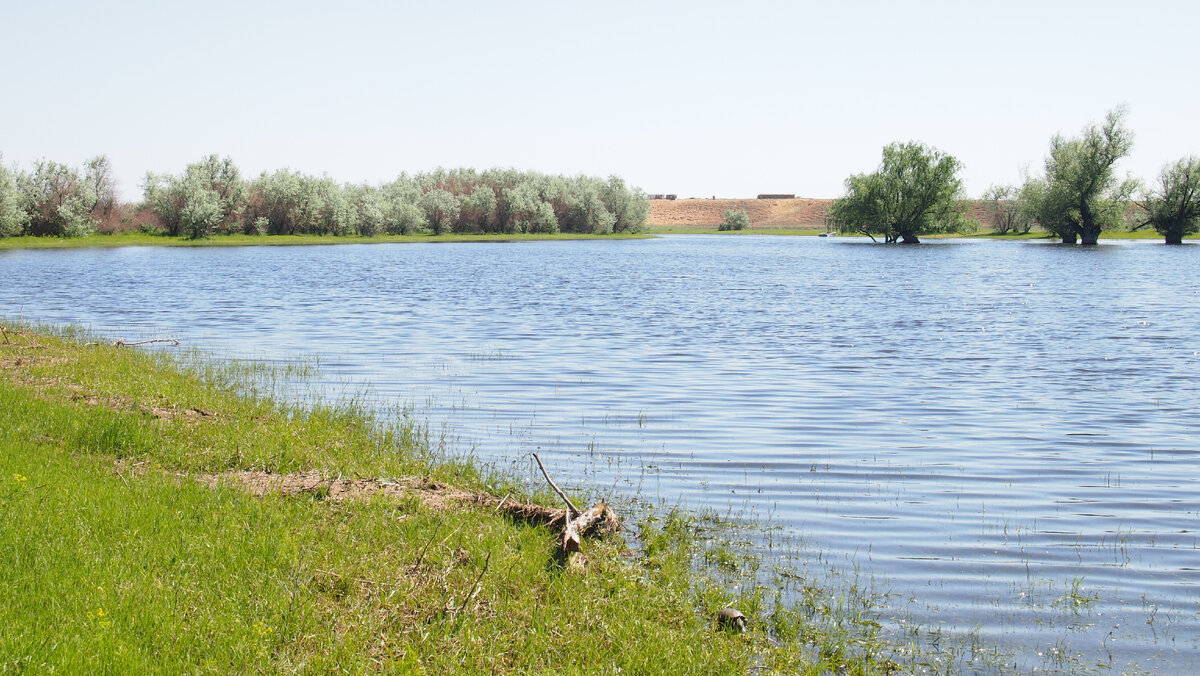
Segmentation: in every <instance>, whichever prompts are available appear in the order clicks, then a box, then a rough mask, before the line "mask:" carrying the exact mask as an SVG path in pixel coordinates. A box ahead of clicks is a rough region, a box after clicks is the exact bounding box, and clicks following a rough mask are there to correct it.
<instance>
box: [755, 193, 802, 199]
mask: <svg viewBox="0 0 1200 676" xmlns="http://www.w3.org/2000/svg"><path fill="white" fill-rule="evenodd" d="M758 199H760V200H794V199H796V193H791V194H784V193H781V192H765V193H763V194H761V195H759V196H758Z"/></svg>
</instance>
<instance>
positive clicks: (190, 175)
mask: <svg viewBox="0 0 1200 676" xmlns="http://www.w3.org/2000/svg"><path fill="white" fill-rule="evenodd" d="M142 189H143V199H144V200H145V205H146V206H147V207H149V208H150V210H152V211H153V212H154V213H155V214H157V215H158V217H159V218H160V219H162V221H163V224H164V225H165V226H166V230H167V234H169V235H173V236H179V235H186V236H188V237H191V238H193V239H196V238H201V237H208V236H209V235H212V234H215V233H230V232H238V231H240V230H241V229H242V228H241V224H242V220H241V217H242V213H243V211H244V210H245V208H246V194H247V193H246V184H245V183H244V182H243V181H242V177H241V173H240V172H239V171H238V168H237V167H236V166H235V165H234V164H233V160H232V159H230V158H228V157H225V158H219V157H217V156H216V155H209V156H208V157H205V158H204V159H202V160H200V161H199V162H196V163H193V164H189V165H188V166H187V167H186V168H185V169H184V172H183V175H182V176H172V175H169V174H165V175H157V174H153V173H148V174H146V179H145V181H144V182H143V184H142Z"/></svg>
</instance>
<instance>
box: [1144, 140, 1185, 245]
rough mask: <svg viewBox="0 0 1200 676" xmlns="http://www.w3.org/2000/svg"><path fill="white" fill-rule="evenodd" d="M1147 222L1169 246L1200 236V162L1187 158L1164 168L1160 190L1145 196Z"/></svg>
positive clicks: (1159, 179)
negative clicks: (1188, 237)
mask: <svg viewBox="0 0 1200 676" xmlns="http://www.w3.org/2000/svg"><path fill="white" fill-rule="evenodd" d="M1141 206H1142V209H1143V210H1144V211H1145V212H1146V220H1145V221H1143V222H1142V223H1141V224H1139V225H1138V226H1137V227H1139V228H1140V227H1143V226H1147V225H1149V226H1151V227H1153V228H1154V229H1155V230H1157V231H1158V234H1160V235H1162V236H1163V239H1164V241H1165V242H1166V243H1167V244H1183V238H1184V236H1186V235H1194V234H1196V233H1197V232H1200V158H1196V157H1185V158H1184V159H1182V160H1179V161H1178V162H1176V163H1175V164H1169V165H1167V166H1165V167H1163V170H1162V173H1161V174H1159V176H1158V186H1157V187H1156V188H1155V189H1154V190H1152V191H1151V192H1150V193H1149V194H1147V195H1146V196H1145V198H1144V199H1143V201H1142V204H1141Z"/></svg>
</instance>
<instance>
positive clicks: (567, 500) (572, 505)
mask: <svg viewBox="0 0 1200 676" xmlns="http://www.w3.org/2000/svg"><path fill="white" fill-rule="evenodd" d="M533 459H534V460H537V464H538V467H540V468H541V470H542V476H544V477H546V483H548V484H550V488H553V489H554V492H555V493H558V497H560V498H562V499H563V502H565V503H567V508H568V509H570V510H571V518H575V517H578V516H579V508H578V507H576V506H575V503H573V502H571V498H568V497H567V494H566V493H563V492H562V489H560V488H559V487H558V484H556V483H554V479H551V478H550V475H549V474H547V473H546V466H545V465H543V464H542V459H541V458H539V457H538V454H537V453H534V454H533Z"/></svg>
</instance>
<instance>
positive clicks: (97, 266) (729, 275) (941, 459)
mask: <svg viewBox="0 0 1200 676" xmlns="http://www.w3.org/2000/svg"><path fill="white" fill-rule="evenodd" d="M1198 263H1200V247H1196V246H1184V247H1165V246H1162V245H1159V244H1154V243H1150V242H1119V243H1106V244H1103V245H1101V246H1099V247H1094V248H1090V249H1083V248H1078V247H1062V246H1058V245H1051V244H1045V243H1033V242H1027V243H1022V242H991V241H954V240H945V241H936V242H932V243H927V244H925V245H922V246H919V247H899V246H882V245H872V244H871V243H869V242H860V241H855V240H848V239H842V238H834V239H817V238H784V237H736V238H730V237H715V236H677V237H667V238H662V239H655V240H621V241H586V242H525V243H512V244H498V243H493V244H400V245H363V246H358V245H345V246H332V247H248V248H229V249H225V248H220V249H217V248H213V249H194V250H188V249H171V248H126V249H114V250H73V251H0V315H6V316H8V317H10V318H11V317H16V316H18V315H22V316H24V317H26V318H30V319H37V320H43V321H53V322H74V323H82V324H86V325H90V326H92V327H94V328H95V329H97V330H100V331H102V332H105V333H108V334H109V335H112V336H113V337H125V338H127V339H133V338H136V337H157V336H158V335H159V334H161V333H162V332H164V331H166V332H170V333H171V335H172V336H174V337H182V338H184V339H186V340H187V341H188V342H190V343H192V344H200V345H203V346H205V347H206V348H210V349H212V350H214V351H216V352H218V353H221V354H226V353H231V354H235V355H249V356H258V357H283V358H287V357H294V356H296V355H298V354H319V355H322V366H323V371H324V375H325V376H327V377H329V378H330V380H331V381H336V382H349V383H352V384H360V385H361V384H369V385H370V393H371V396H372V397H374V399H373V400H374V401H376V402H378V403H380V405H381V406H386V405H395V404H399V403H405V402H407V403H409V404H411V405H412V406H414V407H415V408H416V410H417V411H418V413H420V414H421V415H423V416H426V417H428V418H429V419H430V421H431V422H432V423H433V424H434V425H435V426H442V425H444V426H445V428H444V429H446V430H447V432H448V434H449V435H450V437H451V439H453V440H455V441H456V443H457V447H458V448H459V449H460V451H462V452H471V453H474V454H475V455H476V456H478V457H480V458H482V459H486V460H487V461H489V462H495V463H496V464H498V465H501V466H506V467H517V468H527V466H528V460H527V456H526V455H524V454H526V453H527V452H528V451H530V450H533V449H536V448H538V447H540V448H541V449H542V453H543V455H544V457H546V458H547V459H548V460H549V461H550V462H551V463H552V464H554V466H555V467H556V468H558V469H559V471H561V472H563V473H567V472H569V471H570V470H569V469H568V468H569V467H570V466H572V465H571V463H575V466H579V465H578V463H584V465H583V466H586V467H588V468H589V469H588V472H587V482H588V483H587V485H586V486H585V488H586V490H588V491H589V492H591V493H594V494H595V495H598V496H599V495H613V494H619V495H625V496H627V497H628V496H629V495H632V494H638V495H640V496H642V498H644V499H647V500H651V499H652V500H653V501H655V502H656V503H659V504H668V505H674V504H680V505H685V506H688V507H691V508H704V507H712V508H715V509H717V510H720V511H721V512H723V513H729V512H732V513H736V514H747V515H750V516H753V517H755V518H759V519H767V520H769V523H770V524H771V525H775V526H780V527H782V528H783V529H784V530H785V531H786V532H788V533H791V534H796V535H802V536H803V537H804V538H805V539H806V540H807V541H809V542H810V543H811V545H812V546H813V547H814V548H816V549H818V550H820V551H821V552H822V556H827V557H829V558H830V559H840V560H843V561H845V562H848V564H849V565H853V566H855V567H857V568H858V569H859V570H862V571H866V572H868V573H870V574H871V575H873V576H875V577H876V578H877V579H882V580H885V581H886V582H885V584H886V585H887V586H888V587H889V588H890V589H891V590H893V592H895V594H896V596H897V597H902V598H905V599H907V598H910V597H911V598H915V599H916V600H917V602H916V603H914V604H912V607H905V608H904V609H903V611H902V612H903V614H904V615H905V620H906V621H907V622H916V623H919V624H922V625H925V626H928V627H933V628H937V627H946V628H948V629H953V630H955V631H960V632H962V631H974V632H975V634H977V635H979V636H981V637H982V638H983V639H984V640H985V641H992V642H996V643H999V644H1002V645H1009V646H1013V647H1014V649H1016V650H1017V651H1029V652H1042V651H1052V650H1054V649H1056V648H1057V649H1060V650H1061V649H1066V650H1069V651H1074V652H1076V653H1078V654H1080V655H1082V658H1081V659H1082V663H1084V664H1089V665H1095V664H1097V663H1099V662H1108V661H1109V660H1110V659H1111V660H1113V661H1115V663H1116V664H1117V666H1118V667H1128V666H1130V665H1136V666H1138V667H1141V668H1148V669H1157V670H1164V671H1181V670H1182V671H1187V670H1188V669H1187V667H1193V666H1195V664H1196V663H1198V662H1200V659H1198V658H1197V657H1196V655H1197V651H1200V572H1198V570H1197V569H1198V568H1200V552H1198V551H1197V530H1198V529H1200V513H1198V510H1200V452H1198V451H1200V441H1198V439H1200V434H1198V433H1200V424H1197V417H1196V416H1197V411H1200V388H1198V387H1197V380H1196V377H1197V375H1198V370H1200V368H1198V367H1200V356H1198V352H1200V278H1198V275H1197V272H1198V271H1200V265H1198ZM352 387H353V386H352ZM522 471H526V470H525V469H522ZM1080 578H1082V580H1080ZM1073 585H1074V586H1073ZM1063 599H1068V601H1069V600H1071V599H1076V600H1078V599H1083V600H1084V601H1085V602H1084V603H1083V604H1081V605H1080V604H1075V603H1071V609H1070V612H1069V613H1068V612H1066V611H1065V610H1064V608H1063V606H1064V602H1063ZM1091 599H1094V600H1091ZM1077 606H1078V607H1077ZM1080 607H1081V608H1082V611H1081V610H1080ZM898 612H900V611H898ZM1110 656H1111V658H1110Z"/></svg>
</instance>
